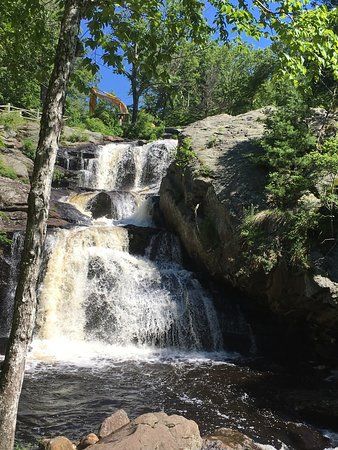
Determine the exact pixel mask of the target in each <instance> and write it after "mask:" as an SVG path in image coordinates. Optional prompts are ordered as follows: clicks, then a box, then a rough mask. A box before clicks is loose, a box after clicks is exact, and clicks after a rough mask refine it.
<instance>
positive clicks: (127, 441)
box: [87, 412, 202, 450]
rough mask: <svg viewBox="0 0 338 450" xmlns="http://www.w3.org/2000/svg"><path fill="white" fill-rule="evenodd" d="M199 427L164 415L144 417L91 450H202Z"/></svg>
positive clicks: (187, 421)
mask: <svg viewBox="0 0 338 450" xmlns="http://www.w3.org/2000/svg"><path fill="white" fill-rule="evenodd" d="M201 447H202V438H201V436H200V432H199V429H198V425H197V424H196V423H195V422H194V421H192V420H188V419H185V418H184V417H182V416H177V415H172V416H168V415H167V414H165V413H164V412H158V413H148V414H143V415H142V416H140V417H138V418H137V419H135V420H133V421H131V422H130V423H129V424H127V425H125V426H124V427H123V428H120V429H119V430H117V431H116V432H114V433H112V434H110V435H109V436H107V437H105V438H103V439H101V440H100V441H99V442H98V443H97V444H95V446H90V447H87V448H88V449H90V450H126V449H128V450H201Z"/></svg>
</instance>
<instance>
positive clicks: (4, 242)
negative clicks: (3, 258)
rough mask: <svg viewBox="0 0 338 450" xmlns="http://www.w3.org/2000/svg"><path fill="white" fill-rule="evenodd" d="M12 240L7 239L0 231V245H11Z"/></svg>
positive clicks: (5, 234)
mask: <svg viewBox="0 0 338 450" xmlns="http://www.w3.org/2000/svg"><path fill="white" fill-rule="evenodd" d="M11 243H12V240H11V239H9V238H8V237H7V233H4V232H3V231H0V245H11Z"/></svg>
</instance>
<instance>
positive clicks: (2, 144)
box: [0, 136, 6, 149]
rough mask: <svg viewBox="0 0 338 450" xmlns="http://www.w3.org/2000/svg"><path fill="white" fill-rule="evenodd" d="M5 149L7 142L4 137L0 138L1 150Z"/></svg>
mask: <svg viewBox="0 0 338 450" xmlns="http://www.w3.org/2000/svg"><path fill="white" fill-rule="evenodd" d="M5 147H6V145H5V141H4V140H3V137H2V136H0V149H1V148H5Z"/></svg>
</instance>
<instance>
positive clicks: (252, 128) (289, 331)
mask: <svg viewBox="0 0 338 450" xmlns="http://www.w3.org/2000/svg"><path fill="white" fill-rule="evenodd" d="M264 118H265V112H264V111H263V110H257V111H252V112H249V113H246V114H242V115H239V116H229V115H227V114H221V115H218V116H213V117H208V118H206V119H203V120H201V121H198V122H196V123H194V124H192V125H189V126H188V127H186V128H185V129H184V131H183V133H182V135H181V139H182V140H183V139H184V138H189V140H190V142H191V148H192V150H193V151H194V152H195V154H196V158H195V159H194V160H193V161H191V162H190V163H189V164H188V166H186V167H182V165H177V164H175V163H173V164H172V165H171V166H170V168H169V170H168V173H167V176H166V177H165V178H164V180H163V182H162V186H161V190H160V208H161V211H162V213H163V215H164V218H165V221H166V224H167V225H168V226H169V227H170V228H171V229H172V230H173V231H175V232H176V233H177V234H178V235H179V237H180V239H181V241H182V243H183V245H184V247H185V249H186V251H187V253H188V255H189V256H190V258H191V259H192V261H193V262H194V263H195V265H196V269H201V271H207V272H208V273H209V274H210V275H211V276H212V277H213V278H214V279H216V280H219V281H221V282H223V283H226V284H230V285H232V286H234V287H237V288H239V289H240V290H241V291H242V292H244V293H245V294H246V295H248V296H249V297H251V299H252V300H251V301H248V302H245V303H246V305H245V306H246V308H247V310H248V311H249V314H251V315H254V316H255V315H256V318H257V319H258V320H254V321H253V324H254V325H255V324H257V325H258V324H260V329H256V330H254V331H255V332H256V335H258V337H259V336H261V337H262V339H261V341H262V345H265V344H264V343H263V341H264V339H263V335H264V334H265V333H267V334H269V333H268V332H267V327H268V326H269V323H272V321H275V322H276V324H278V325H279V328H280V330H281V332H282V333H283V335H284V336H285V338H287V337H288V338H290V339H289V342H290V346H289V348H288V345H287V342H286V340H284V341H283V347H284V349H285V350H286V351H288V350H294V349H297V345H298V350H300V351H302V352H303V351H304V348H306V349H310V350H311V352H312V350H313V352H312V356H313V355H314V354H316V355H319V357H320V358H327V359H333V358H335V357H336V355H337V351H338V273H337V266H338V251H336V253H335V251H331V253H330V255H329V256H328V257H327V258H324V255H322V254H320V253H318V252H317V254H316V261H319V260H323V259H324V260H325V261H326V263H327V264H326V265H325V264H321V268H320V269H319V268H318V264H317V263H314V264H313V266H312V267H311V269H309V270H307V271H306V270H302V271H298V272H296V271H295V270H291V269H290V268H289V267H287V265H286V264H280V265H279V266H277V267H276V268H275V269H273V270H272V271H270V273H264V272H263V271H259V272H258V271H257V272H255V273H250V274H247V273H245V274H244V273H243V272H245V271H243V268H245V264H246V261H245V259H244V258H243V247H242V241H241V239H240V236H239V226H240V224H241V221H242V219H243V215H244V213H245V211H246V210H247V209H249V208H252V207H257V208H258V209H262V210H264V209H265V207H266V197H265V193H264V186H265V182H266V173H265V172H264V170H263V169H262V168H259V167H258V166H257V165H256V164H255V163H254V162H253V161H252V158H250V155H252V154H253V153H255V152H256V153H257V152H258V151H259V150H258V147H257V144H256V143H255V141H256V139H257V138H260V137H261V136H262V134H263V132H264V124H263V120H264ZM328 258H331V259H330V261H329V260H328ZM323 267H324V268H323ZM334 268H335V269H334ZM253 299H254V300H253ZM267 314H269V316H268V319H267V320H266V321H265V324H263V323H264V320H263V317H264V316H266V315H267ZM257 315H258V316H257ZM266 324H268V325H266ZM275 330H276V326H275V324H274V325H272V334H274V333H275ZM270 338H271V334H270V335H269V337H268V339H266V340H265V341H266V342H267V343H269V342H270ZM279 338H280V336H279ZM258 340H259V339H258ZM296 340H298V342H295V341H296Z"/></svg>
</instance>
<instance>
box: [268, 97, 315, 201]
mask: <svg viewBox="0 0 338 450" xmlns="http://www.w3.org/2000/svg"><path fill="white" fill-rule="evenodd" d="M310 115H311V112H310V109H309V107H308V105H307V104H305V103H304V102H303V101H302V98H301V97H299V96H294V97H293V96H292V95H290V96H289V97H288V98H287V99H286V102H285V106H283V107H280V108H278V109H277V110H276V111H275V112H274V113H272V114H271V115H270V116H269V117H268V119H267V121H266V126H267V131H266V133H265V136H264V138H263V139H262V141H261V146H262V148H263V155H262V156H261V157H260V162H261V163H263V164H264V165H266V166H267V167H268V169H269V181H268V184H267V192H268V194H269V200H270V202H271V203H273V204H274V205H276V206H278V207H281V208H287V207H288V206H292V205H294V204H295V202H296V201H297V199H298V198H300V196H301V195H303V194H304V193H305V192H307V191H309V190H310V189H311V188H312V186H313V177H314V176H316V175H315V173H314V172H313V171H312V167H308V166H306V165H305V164H304V161H305V160H304V157H305V156H306V155H307V154H308V153H310V152H311V151H313V150H314V149H315V148H316V137H315V136H314V134H313V132H312V131H311V129H310V127H309V119H310Z"/></svg>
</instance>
